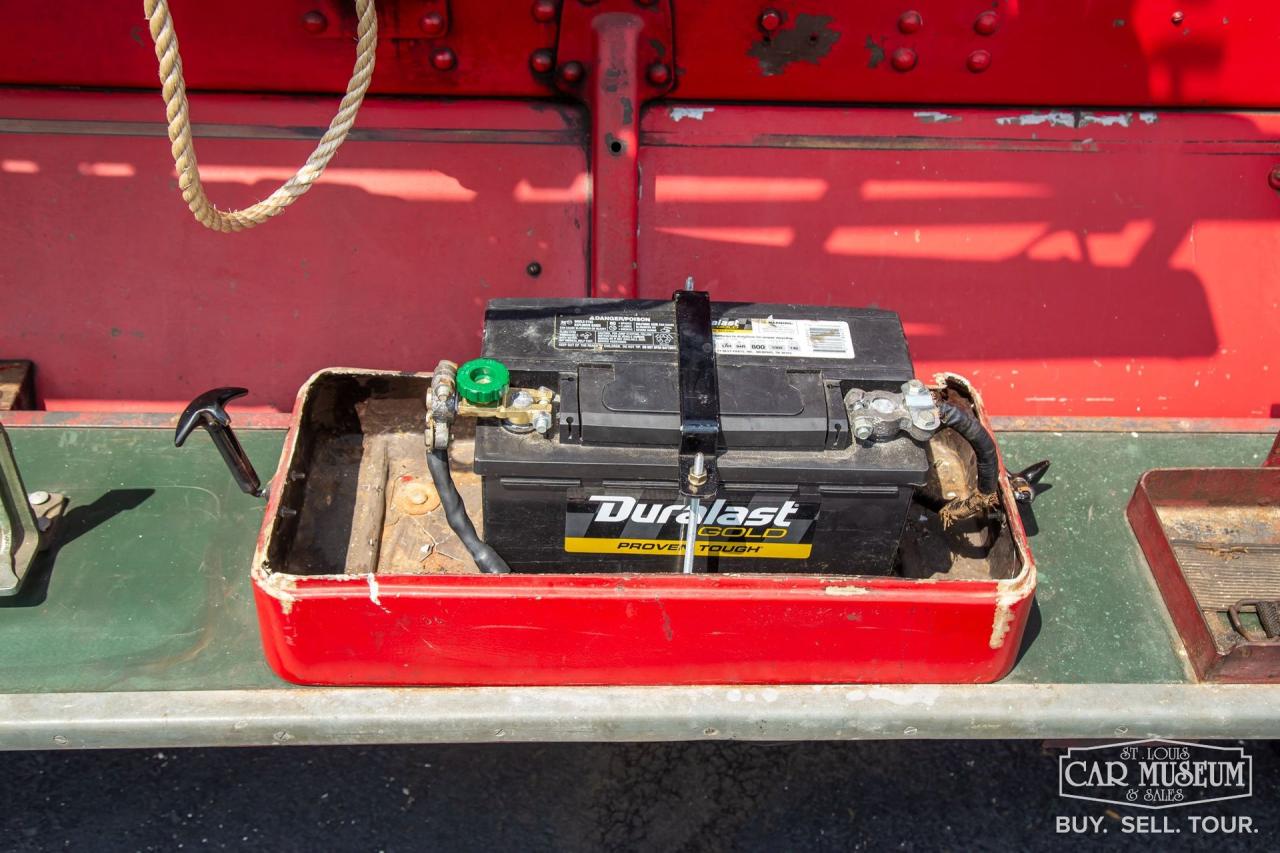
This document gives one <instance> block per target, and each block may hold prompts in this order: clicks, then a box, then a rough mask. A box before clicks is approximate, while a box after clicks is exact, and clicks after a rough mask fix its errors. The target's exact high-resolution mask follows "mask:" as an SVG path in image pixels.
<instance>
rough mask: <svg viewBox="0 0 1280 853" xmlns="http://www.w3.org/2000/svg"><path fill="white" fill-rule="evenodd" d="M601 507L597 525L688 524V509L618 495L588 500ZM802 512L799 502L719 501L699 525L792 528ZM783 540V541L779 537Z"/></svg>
mask: <svg viewBox="0 0 1280 853" xmlns="http://www.w3.org/2000/svg"><path fill="white" fill-rule="evenodd" d="M588 500H590V501H591V502H592V503H598V504H599V505H600V508H599V509H598V510H596V515H595V520H596V521H635V522H638V523H640V524H666V523H667V522H668V521H674V522H675V523H676V524H688V523H689V512H688V509H689V508H688V505H687V504H682V503H677V504H663V503H642V502H640V501H638V500H636V499H635V498H629V497H625V496H621V495H618V496H615V495H592V496H591V497H590V498H588ZM799 509H800V504H798V503H796V502H795V501H784V502H783V504H782V506H758V507H754V508H753V507H749V506H733V505H730V504H728V502H726V501H722V500H718V501H716V502H715V503H712V504H711V505H709V506H707V507H700V508H699V510H698V524H700V525H701V524H719V525H727V526H731V527H732V526H737V525H741V526H744V527H765V526H769V525H774V526H776V527H779V528H786V527H789V526H790V521H789V520H788V519H790V518H791V517H792V516H794V515H795V514H796V512H797V511H798V510H799ZM779 538H781V537H779Z"/></svg>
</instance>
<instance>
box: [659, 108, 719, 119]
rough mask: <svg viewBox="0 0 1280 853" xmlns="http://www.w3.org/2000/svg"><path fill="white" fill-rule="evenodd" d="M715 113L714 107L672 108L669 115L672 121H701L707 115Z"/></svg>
mask: <svg viewBox="0 0 1280 853" xmlns="http://www.w3.org/2000/svg"><path fill="white" fill-rule="evenodd" d="M715 111H716V108H715V107H672V108H671V111H670V113H669V115H670V116H671V120H672V121H683V120H684V119H687V118H691V119H693V120H694V121H702V120H703V119H704V118H706V116H707V113H713V112H715Z"/></svg>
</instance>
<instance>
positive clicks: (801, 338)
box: [712, 317, 853, 359]
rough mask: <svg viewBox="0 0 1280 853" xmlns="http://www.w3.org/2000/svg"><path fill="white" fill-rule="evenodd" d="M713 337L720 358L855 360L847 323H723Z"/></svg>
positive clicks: (717, 324)
mask: <svg viewBox="0 0 1280 853" xmlns="http://www.w3.org/2000/svg"><path fill="white" fill-rule="evenodd" d="M712 334H713V335H714V337H715V342H716V354H717V355H763V356H782V357H784V358H844V359H849V358H853V336H852V335H851V334H850V333H849V324H848V323H846V322H845V321H844V320H782V319H776V318H774V317H750V318H742V319H723V320H717V321H716V322H715V324H714V326H713V327H712Z"/></svg>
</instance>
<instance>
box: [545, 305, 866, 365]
mask: <svg viewBox="0 0 1280 853" xmlns="http://www.w3.org/2000/svg"><path fill="white" fill-rule="evenodd" d="M711 333H712V337H713V339H714V340H715V344H716V354H717V355H757V356H766V357H781V358H844V359H849V358H853V337H852V336H851V335H850V333H849V324H848V323H846V322H845V321H843V320H789V319H780V318H776V317H735V318H731V319H730V318H724V319H721V320H716V321H715V323H713V324H712V328H711ZM555 345H556V346H557V347H558V348H560V349H586V350H669V351H672V352H674V351H675V349H676V332H675V323H672V322H669V321H666V320H659V319H656V318H654V317H649V316H646V315H644V314H596V315H592V316H588V317H582V316H575V315H571V314H561V315H560V316H558V317H556V340H555Z"/></svg>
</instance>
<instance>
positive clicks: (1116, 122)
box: [915, 110, 1158, 142]
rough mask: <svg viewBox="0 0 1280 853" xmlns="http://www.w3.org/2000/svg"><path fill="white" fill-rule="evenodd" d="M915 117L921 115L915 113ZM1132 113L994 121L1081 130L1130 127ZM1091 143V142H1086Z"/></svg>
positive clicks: (1145, 116)
mask: <svg viewBox="0 0 1280 853" xmlns="http://www.w3.org/2000/svg"><path fill="white" fill-rule="evenodd" d="M915 115H916V116H917V117H919V116H920V115H921V114H920V113H916V114H915ZM1137 118H1138V120H1139V121H1141V122H1142V123H1143V124H1146V125H1152V124H1155V123H1156V121H1157V120H1158V117H1157V115H1156V114H1155V113H1153V112H1145V113H1138V114H1137ZM1133 119H1134V114H1133V113H1092V112H1088V111H1085V110H1082V111H1079V112H1067V111H1065V110H1053V111H1051V112H1044V113H1024V114H1022V115H1016V116H1000V117H998V118H997V119H996V124H998V125H1001V126H1003V127H1035V126H1036V125H1042V124H1043V125H1048V126H1049V127H1069V128H1082V127H1088V126H1090V125H1095V124H1096V125H1098V126H1100V127H1132V126H1133ZM1087 141H1088V142H1092V141H1093V140H1091V139H1090V140H1087Z"/></svg>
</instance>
